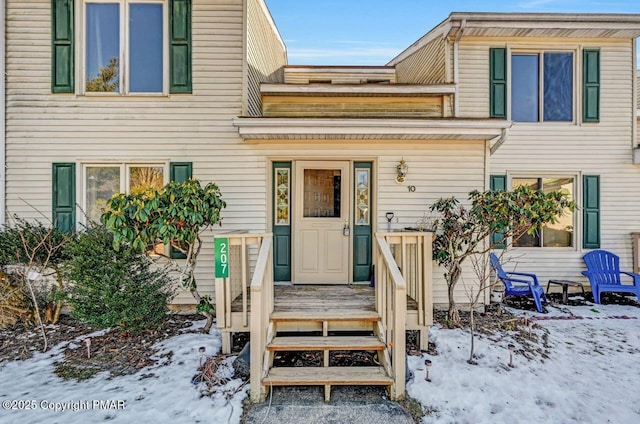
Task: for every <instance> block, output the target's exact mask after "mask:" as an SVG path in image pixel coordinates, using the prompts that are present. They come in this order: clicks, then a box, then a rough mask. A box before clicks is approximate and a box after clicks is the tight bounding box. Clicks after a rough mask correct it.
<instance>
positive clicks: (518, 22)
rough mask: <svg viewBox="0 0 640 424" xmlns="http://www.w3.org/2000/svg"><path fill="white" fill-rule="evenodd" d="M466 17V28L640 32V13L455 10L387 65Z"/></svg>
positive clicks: (457, 25)
mask: <svg viewBox="0 0 640 424" xmlns="http://www.w3.org/2000/svg"><path fill="white" fill-rule="evenodd" d="M465 20H466V29H472V28H515V29H523V28H524V29H527V28H528V29H536V28H540V29H545V28H554V29H558V28H563V29H568V30H573V29H575V30H580V29H585V28H588V29H601V30H603V31H605V30H606V31H615V30H630V31H637V32H638V33H639V34H640V14H624V13H616V14H614V13H608V14H607V13H478V12H470V13H461V12H453V13H451V14H450V15H449V16H448V17H447V18H446V19H445V20H444V21H442V22H441V23H439V24H438V25H437V26H436V27H434V28H433V29H431V30H430V31H429V32H428V33H427V34H426V35H424V36H423V37H422V38H420V39H419V40H418V41H416V42H415V43H413V44H412V45H411V46H409V47H408V48H407V49H405V50H404V51H403V52H402V53H400V54H399V55H398V56H396V57H395V58H393V59H391V61H390V62H389V63H387V66H396V65H397V64H398V63H399V62H402V61H403V60H404V59H406V58H407V57H409V56H411V55H412V54H414V53H415V52H416V51H418V50H420V49H421V48H422V47H424V46H425V45H426V44H428V43H429V42H431V41H432V40H434V39H435V38H437V37H439V36H443V35H444V36H452V35H455V34H456V33H457V31H458V30H459V29H460V26H461V25H462V22H463V21H465Z"/></svg>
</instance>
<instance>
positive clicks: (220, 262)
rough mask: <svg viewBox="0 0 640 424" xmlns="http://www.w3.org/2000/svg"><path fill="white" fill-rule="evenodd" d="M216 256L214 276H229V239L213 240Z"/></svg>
mask: <svg viewBox="0 0 640 424" xmlns="http://www.w3.org/2000/svg"><path fill="white" fill-rule="evenodd" d="M214 248H215V258H216V278H229V239H228V238H217V239H215V240H214Z"/></svg>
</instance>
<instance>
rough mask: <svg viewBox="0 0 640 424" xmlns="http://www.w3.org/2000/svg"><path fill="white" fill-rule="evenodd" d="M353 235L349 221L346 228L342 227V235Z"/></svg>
mask: <svg viewBox="0 0 640 424" xmlns="http://www.w3.org/2000/svg"><path fill="white" fill-rule="evenodd" d="M350 233H351V229H350V228H349V221H345V223H344V227H342V235H343V236H348V235H349V234H350Z"/></svg>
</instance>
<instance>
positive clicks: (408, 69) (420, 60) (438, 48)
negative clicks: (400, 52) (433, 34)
mask: <svg viewBox="0 0 640 424" xmlns="http://www.w3.org/2000/svg"><path fill="white" fill-rule="evenodd" d="M446 44H447V43H446V39H445V38H444V37H437V38H435V39H433V40H431V41H430V42H429V43H427V44H426V45H425V46H424V47H422V48H420V49H419V50H417V51H416V52H414V53H413V54H412V55H410V56H409V57H407V58H406V59H404V60H403V61H401V62H399V63H398V64H396V72H397V79H398V82H399V83H405V84H406V83H410V84H438V83H445V82H447V81H446V71H445V67H446V63H445V48H446Z"/></svg>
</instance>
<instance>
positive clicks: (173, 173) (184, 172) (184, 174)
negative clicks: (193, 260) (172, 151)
mask: <svg viewBox="0 0 640 424" xmlns="http://www.w3.org/2000/svg"><path fill="white" fill-rule="evenodd" d="M192 176H193V165H192V164H191V162H171V163H170V164H169V177H170V178H171V181H177V182H179V183H183V182H185V181H187V180H188V179H189V178H191V177H192ZM170 255H171V259H186V258H187V255H185V254H184V253H182V252H181V251H179V250H177V249H176V248H174V247H171V253H170Z"/></svg>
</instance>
